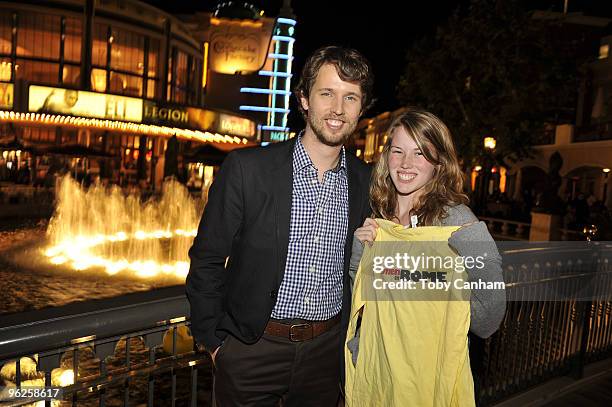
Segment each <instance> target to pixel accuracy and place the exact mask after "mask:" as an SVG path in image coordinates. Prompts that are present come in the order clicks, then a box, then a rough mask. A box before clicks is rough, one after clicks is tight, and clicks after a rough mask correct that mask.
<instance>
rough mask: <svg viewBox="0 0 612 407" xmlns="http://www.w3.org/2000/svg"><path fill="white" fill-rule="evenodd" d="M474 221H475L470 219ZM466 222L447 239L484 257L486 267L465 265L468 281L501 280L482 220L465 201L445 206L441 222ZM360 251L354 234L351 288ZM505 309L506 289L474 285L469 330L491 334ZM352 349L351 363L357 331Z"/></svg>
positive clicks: (462, 251) (498, 261)
mask: <svg viewBox="0 0 612 407" xmlns="http://www.w3.org/2000/svg"><path fill="white" fill-rule="evenodd" d="M473 222H476V223H473ZM468 223H473V224H471V225H469V226H465V227H463V228H461V229H459V230H457V231H456V232H455V233H453V234H452V235H451V237H450V238H449V239H448V243H449V244H450V245H451V246H452V247H453V248H454V249H455V250H456V251H457V253H459V255H460V256H464V257H466V256H472V257H476V256H482V254H483V253H487V256H486V257H485V261H484V263H485V267H483V268H482V269H478V268H472V269H467V272H468V276H469V280H470V281H478V280H481V281H484V282H489V281H491V282H501V281H504V279H503V274H502V265H501V256H500V255H499V251H498V250H497V246H496V245H495V241H494V240H493V238H492V237H491V234H490V233H489V230H488V229H487V226H486V225H485V223H484V222H478V218H476V216H475V215H474V214H473V213H472V211H471V210H470V208H468V207H467V206H466V205H457V206H453V207H449V208H448V209H447V216H446V217H445V218H444V219H443V220H442V226H462V225H465V224H468ZM362 255H363V244H362V243H361V242H360V241H359V239H357V238H356V237H353V248H352V253H351V260H350V264H349V276H350V279H351V289H352V287H353V284H354V281H355V276H356V274H357V269H358V268H359V261H360V260H361V256H362ZM505 313H506V293H505V292H504V291H503V290H487V289H473V290H472V291H471V298H470V314H471V319H470V331H471V332H472V333H474V334H476V335H478V336H480V337H481V338H487V337H489V336H491V335H492V334H493V333H494V332H495V331H497V329H498V328H499V324H500V323H501V321H502V319H503V318H504V315H505ZM347 345H348V347H349V349H350V350H351V351H352V353H353V363H356V360H357V351H358V350H359V349H358V347H359V336H358V333H357V335H356V336H355V338H353V339H351V340H350V341H349V343H348V344H347Z"/></svg>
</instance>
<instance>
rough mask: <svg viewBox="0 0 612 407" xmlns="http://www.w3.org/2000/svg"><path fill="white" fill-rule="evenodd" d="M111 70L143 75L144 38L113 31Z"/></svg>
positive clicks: (130, 33)
mask: <svg viewBox="0 0 612 407" xmlns="http://www.w3.org/2000/svg"><path fill="white" fill-rule="evenodd" d="M111 38H112V43H111V68H112V69H116V70H121V71H127V72H132V73H139V74H142V73H143V71H144V36H142V35H140V34H136V33H133V32H130V31H124V30H117V29H113V31H112V36H111Z"/></svg>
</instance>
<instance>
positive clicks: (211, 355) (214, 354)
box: [210, 346, 221, 365]
mask: <svg viewBox="0 0 612 407" xmlns="http://www.w3.org/2000/svg"><path fill="white" fill-rule="evenodd" d="M220 348H221V346H217V349H215V350H214V351H213V352H210V358H211V359H212V362H213V365H214V364H215V358H216V357H217V352H219V349H220Z"/></svg>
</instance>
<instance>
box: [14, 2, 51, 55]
mask: <svg viewBox="0 0 612 407" xmlns="http://www.w3.org/2000/svg"><path fill="white" fill-rule="evenodd" d="M17 22H18V30H17V55H19V56H26V57H39V58H49V59H59V49H60V28H61V27H60V22H61V19H60V16H54V15H43V14H34V13H28V14H25V13H20V14H19V18H18V20H17Z"/></svg>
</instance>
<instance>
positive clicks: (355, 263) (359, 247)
mask: <svg viewBox="0 0 612 407" xmlns="http://www.w3.org/2000/svg"><path fill="white" fill-rule="evenodd" d="M361 256H363V243H361V242H360V241H359V239H358V238H357V236H353V247H352V249H351V259H350V261H349V280H350V283H351V285H350V287H349V289H350V292H351V296H352V294H353V287H354V286H355V276H356V275H357V269H359V262H360V261H361Z"/></svg>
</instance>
